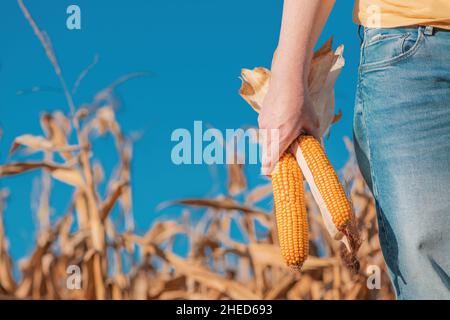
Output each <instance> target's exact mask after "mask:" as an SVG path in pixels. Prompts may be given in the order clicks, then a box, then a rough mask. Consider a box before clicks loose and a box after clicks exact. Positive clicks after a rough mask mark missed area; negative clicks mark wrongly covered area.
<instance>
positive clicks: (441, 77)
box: [354, 27, 450, 299]
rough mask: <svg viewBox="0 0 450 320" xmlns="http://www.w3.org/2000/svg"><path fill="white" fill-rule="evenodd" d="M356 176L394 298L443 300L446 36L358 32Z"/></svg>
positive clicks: (449, 233)
mask: <svg viewBox="0 0 450 320" xmlns="http://www.w3.org/2000/svg"><path fill="white" fill-rule="evenodd" d="M354 140H355V149H356V155H357V159H358V163H359V166H360V169H361V171H362V173H363V175H364V178H365V179H366V181H367V183H368V185H369V187H370V188H371V190H372V192H373V195H374V197H375V200H376V206H377V214H378V225H379V237H380V242H381V246H382V251H383V255H384V258H385V260H386V263H387V266H388V269H389V273H390V276H391V280H392V284H393V286H394V288H395V291H396V294H397V298H398V299H450V31H444V30H440V29H433V28H431V27H427V28H426V27H411V28H395V29H367V28H366V29H365V30H364V41H363V43H362V45H361V62H360V68H359V79H358V88H357V97H356V105H355V117H354Z"/></svg>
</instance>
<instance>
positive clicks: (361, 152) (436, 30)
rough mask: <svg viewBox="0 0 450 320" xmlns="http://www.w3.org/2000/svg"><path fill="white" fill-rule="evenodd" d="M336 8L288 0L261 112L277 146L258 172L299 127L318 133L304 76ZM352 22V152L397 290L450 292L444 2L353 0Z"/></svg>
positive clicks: (403, 294) (449, 74) (448, 9)
mask: <svg viewBox="0 0 450 320" xmlns="http://www.w3.org/2000/svg"><path fill="white" fill-rule="evenodd" d="M333 5H334V1H333V0H326V1H324V0H284V4H283V18H282V24H281V31H280V37H279V43H278V47H277V55H276V57H275V58H274V60H273V63H272V77H271V81H270V86H269V90H268V93H267V96H266V98H265V101H264V103H263V107H262V110H261V113H260V116H259V118H258V122H259V126H260V128H261V129H278V130H279V148H278V150H279V153H276V154H273V155H269V156H267V157H263V164H262V172H263V174H267V175H270V173H271V172H272V170H273V169H274V166H275V164H276V163H277V161H278V159H279V156H280V155H281V154H282V153H283V152H284V151H286V150H288V148H289V146H290V145H291V143H292V142H293V141H294V140H295V138H296V137H298V135H299V134H301V133H302V132H307V133H309V134H312V135H315V136H316V137H317V126H318V121H317V115H316V114H315V112H314V107H313V105H312V103H311V100H310V98H309V95H308V88H307V87H308V86H307V75H308V71H309V64H310V62H311V59H312V54H313V49H314V46H315V44H316V42H317V41H318V38H319V35H320V33H321V32H322V29H323V27H324V24H325V22H326V20H327V18H328V16H329V14H330V12H331V9H332V7H333ZM354 20H355V21H356V22H357V23H358V24H359V25H360V26H362V28H363V32H362V34H363V39H362V40H363V41H362V44H361V57H360V66H359V77H358V82H357V95H356V104H355V112H354V126H353V127H354V128H353V135H354V143H355V151H356V156H357V160H358V164H359V167H360V169H361V172H362V173H363V176H364V178H365V180H366V182H367V184H368V186H369V188H370V189H371V191H372V193H373V195H374V198H375V201H376V208H377V217H378V226H379V238H380V243H381V247H382V251H383V255H384V258H385V261H386V264H387V267H388V270H389V275H390V278H391V280H392V284H393V287H394V289H395V293H396V297H397V299H450V276H449V274H450V1H448V0H422V1H416V0H398V1H391V0H356V4H355V10H354ZM355 34H356V33H355ZM270 148H271V146H270V140H269V139H267V140H266V141H265V142H264V145H263V152H267V150H272V149H270ZM264 159H265V160H264Z"/></svg>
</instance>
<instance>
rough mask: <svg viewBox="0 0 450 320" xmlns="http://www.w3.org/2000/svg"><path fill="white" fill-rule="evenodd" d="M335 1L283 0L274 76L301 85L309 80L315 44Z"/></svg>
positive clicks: (273, 69) (273, 67)
mask: <svg viewBox="0 0 450 320" xmlns="http://www.w3.org/2000/svg"><path fill="white" fill-rule="evenodd" d="M334 2H335V1H334V0H284V6H283V20H282V25H281V31H280V39H279V43H278V48H277V54H276V58H275V59H274V62H273V65H272V71H273V76H274V77H277V78H280V77H282V78H283V80H285V81H289V82H291V83H296V84H298V85H299V86H302V85H304V84H306V79H307V75H308V70H309V63H310V61H311V59H312V54H313V50H314V46H315V44H316V43H317V40H318V38H319V36H320V34H321V32H322V29H323V27H324V25H325V22H326V20H327V18H328V16H329V13H330V11H331V9H332V7H333V5H334ZM285 81H282V82H285ZM299 89H301V88H299Z"/></svg>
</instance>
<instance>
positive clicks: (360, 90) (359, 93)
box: [358, 53, 391, 255]
mask: <svg viewBox="0 0 450 320" xmlns="http://www.w3.org/2000/svg"><path fill="white" fill-rule="evenodd" d="M361 55H363V53H361ZM362 86H363V73H362V71H361V70H360V72H359V84H358V100H359V103H361V111H362V115H361V116H362V117H361V122H362V125H363V126H364V130H365V132H366V142H367V150H368V155H367V156H368V160H369V164H370V166H369V168H370V176H371V179H372V189H373V195H374V198H375V199H378V196H379V193H378V186H377V179H376V178H375V174H374V171H373V165H372V148H371V143H370V138H369V132H368V127H367V119H366V114H367V110H366V106H365V103H364V99H363V98H362V94H361V92H362V89H361V87H362ZM380 221H381V223H382V227H383V229H384V232H382V233H383V238H384V240H385V242H386V245H387V249H388V254H389V255H390V254H391V247H390V244H389V239H388V237H387V235H386V232H385V230H387V229H386V224H385V221H384V218H383V215H382V214H380Z"/></svg>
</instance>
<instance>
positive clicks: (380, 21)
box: [354, 0, 450, 30]
mask: <svg viewBox="0 0 450 320" xmlns="http://www.w3.org/2000/svg"><path fill="white" fill-rule="evenodd" d="M354 20H355V22H356V23H359V24H362V25H363V26H366V27H370V28H394V27H406V26H413V25H430V26H433V27H438V28H443V29H448V30H450V0H356V4H355V10H354Z"/></svg>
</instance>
